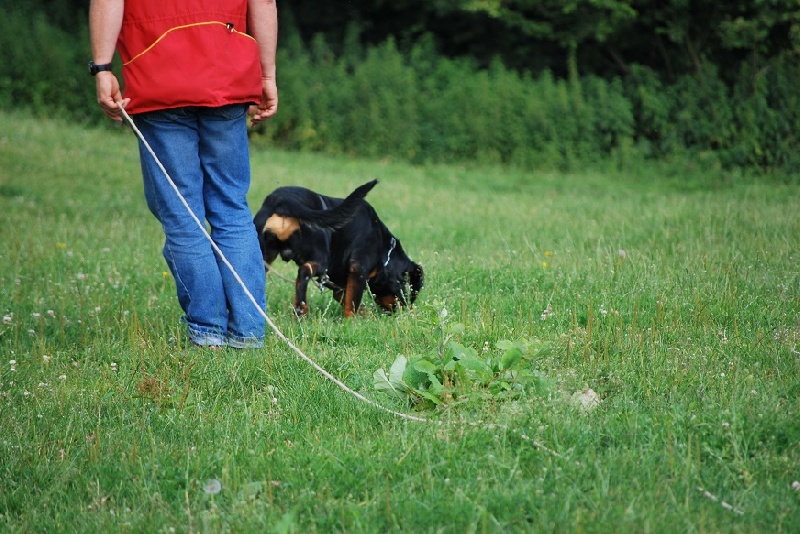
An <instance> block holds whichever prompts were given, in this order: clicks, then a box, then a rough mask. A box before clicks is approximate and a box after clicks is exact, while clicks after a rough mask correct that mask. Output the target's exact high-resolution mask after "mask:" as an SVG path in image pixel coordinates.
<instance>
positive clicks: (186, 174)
mask: <svg viewBox="0 0 800 534" xmlns="http://www.w3.org/2000/svg"><path fill="white" fill-rule="evenodd" d="M246 111H247V107H246V106H244V105H233V106H224V107H220V108H201V107H185V108H178V109H170V110H163V111H153V112H149V113H142V114H139V115H136V116H135V118H134V122H135V124H136V126H137V127H138V128H139V130H140V131H141V133H142V135H143V136H144V138H145V139H146V140H147V142H148V143H149V144H150V146H151V148H152V149H153V151H154V152H155V154H156V156H158V159H159V160H160V161H161V164H162V165H163V166H164V168H165V169H166V170H167V172H168V173H169V176H170V178H172V180H173V182H175V184H176V186H177V187H178V190H179V191H180V192H181V194H182V195H183V196H184V198H185V199H186V201H187V203H188V204H189V207H190V208H191V209H192V211H193V212H194V214H195V215H196V216H197V218H198V219H199V220H200V221H202V222H203V223H207V224H208V226H209V227H210V229H211V230H210V233H211V237H212V238H213V240H214V242H215V243H216V244H217V246H218V247H219V249H220V250H221V251H222V254H223V255H224V256H225V258H227V260H228V261H229V262H230V263H231V265H233V267H234V269H235V270H236V272H237V273H238V274H239V276H240V277H241V279H242V280H243V281H244V283H245V286H246V287H247V289H248V290H249V291H250V293H251V294H252V295H253V297H255V300H256V302H257V303H258V305H259V306H261V309H262V310H266V280H265V278H266V275H265V270H264V261H263V259H262V256H261V250H260V247H259V244H258V237H257V235H256V229H255V226H253V216H252V214H251V212H250V208H249V206H248V204H247V191H248V189H249V187H250V155H249V151H248V142H247V122H246V120H247V116H246ZM139 157H140V160H141V164H142V174H143V176H144V195H145V198H146V199H147V206H148V207H149V208H150V211H151V212H153V215H155V216H156V218H157V219H158V220H159V221H160V222H161V226H162V227H163V229H164V234H165V236H166V241H165V243H164V251H163V252H164V258H165V259H166V260H167V265H168V266H169V269H170V271H171V272H172V275H173V277H174V278H175V284H176V286H177V292H178V302H179V303H180V305H181V308H182V309H183V311H184V314H185V315H184V316H183V319H182V320H183V321H184V322H185V323H186V324H187V326H188V331H189V338H190V339H191V341H192V342H194V343H195V344H197V345H229V346H233V347H237V348H245V347H260V346H262V345H263V342H264V329H265V324H266V321H265V320H264V317H263V316H262V315H261V313H260V312H259V311H258V310H257V309H256V307H255V306H254V305H253V302H252V301H251V300H250V299H249V298H248V297H247V295H246V294H245V292H244V291H243V289H242V287H241V285H240V284H239V282H238V281H237V280H236V278H235V277H234V275H233V274H232V273H231V272H230V269H228V267H227V266H226V265H225V264H224V263H223V262H222V261H221V260H220V258H219V257H217V254H216V253H215V252H214V250H213V248H212V247H211V243H209V241H208V238H206V237H205V236H204V235H203V233H202V231H201V229H200V227H199V226H198V225H197V223H196V222H195V221H194V219H192V218H191V216H190V215H189V212H188V211H187V209H186V207H185V206H184V205H183V203H182V202H181V200H180V198H178V195H177V194H176V192H175V190H174V189H173V188H172V186H171V185H170V184H169V182H168V181H167V178H166V176H164V172H163V171H162V170H161V169H160V168H159V167H158V165H157V163H156V162H155V159H154V158H153V156H152V155H151V154H150V152H148V151H147V148H146V147H144V145H143V144H142V142H141V141H139Z"/></svg>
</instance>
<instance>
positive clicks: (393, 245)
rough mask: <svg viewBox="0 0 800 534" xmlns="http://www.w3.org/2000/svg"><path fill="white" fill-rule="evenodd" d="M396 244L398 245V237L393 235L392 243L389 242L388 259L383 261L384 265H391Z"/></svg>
mask: <svg viewBox="0 0 800 534" xmlns="http://www.w3.org/2000/svg"><path fill="white" fill-rule="evenodd" d="M396 246H397V239H395V238H394V237H393V238H392V241H391V243H390V244H389V252H387V253H386V261H385V262H383V266H384V267H386V266H387V265H389V261H390V260H391V259H392V252H394V247H396Z"/></svg>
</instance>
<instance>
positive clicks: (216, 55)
mask: <svg viewBox="0 0 800 534" xmlns="http://www.w3.org/2000/svg"><path fill="white" fill-rule="evenodd" d="M246 26H247V0H126V2H125V13H124V16H123V20H122V29H121V31H120V34H119V40H118V41H117V50H118V51H119V54H120V57H121V58H122V62H123V67H122V79H123V83H124V96H125V97H126V98H130V99H131V101H130V103H129V104H128V106H127V107H126V108H125V109H126V110H127V111H128V112H129V113H143V112H146V111H154V110H159V109H168V108H176V107H183V106H207V107H217V106H222V105H225V104H240V103H257V102H258V101H259V100H260V99H261V63H260V61H259V50H258V45H257V44H256V41H255V39H253V38H252V37H251V36H250V35H248V34H247V33H246V30H247V28H246Z"/></svg>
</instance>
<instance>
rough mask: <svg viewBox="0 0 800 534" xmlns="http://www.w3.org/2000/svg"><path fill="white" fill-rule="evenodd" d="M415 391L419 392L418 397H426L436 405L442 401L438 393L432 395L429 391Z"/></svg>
mask: <svg viewBox="0 0 800 534" xmlns="http://www.w3.org/2000/svg"><path fill="white" fill-rule="evenodd" d="M417 393H418V394H419V396H420V397H422V398H424V399H428V400H429V401H431V402H432V403H434V404H436V405H439V404H441V403H442V398H441V397H439V396H438V395H434V394H433V393H431V392H430V391H417Z"/></svg>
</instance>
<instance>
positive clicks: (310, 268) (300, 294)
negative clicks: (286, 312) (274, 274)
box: [294, 262, 319, 317]
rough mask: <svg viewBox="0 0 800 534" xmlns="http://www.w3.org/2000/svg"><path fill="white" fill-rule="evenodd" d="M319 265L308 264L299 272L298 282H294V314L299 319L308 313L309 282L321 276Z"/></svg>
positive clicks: (302, 266) (301, 267)
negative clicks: (316, 275) (318, 275)
mask: <svg viewBox="0 0 800 534" xmlns="http://www.w3.org/2000/svg"><path fill="white" fill-rule="evenodd" d="M315 271H319V265H317V263H316V262H307V263H304V264H303V265H301V266H300V268H299V269H298V270H297V280H295V282H294V313H295V314H297V316H298V317H303V316H305V315H306V314H307V313H308V302H307V301H306V297H307V293H308V282H309V281H310V280H311V279H312V278H313V277H314V275H315V274H319V272H315Z"/></svg>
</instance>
